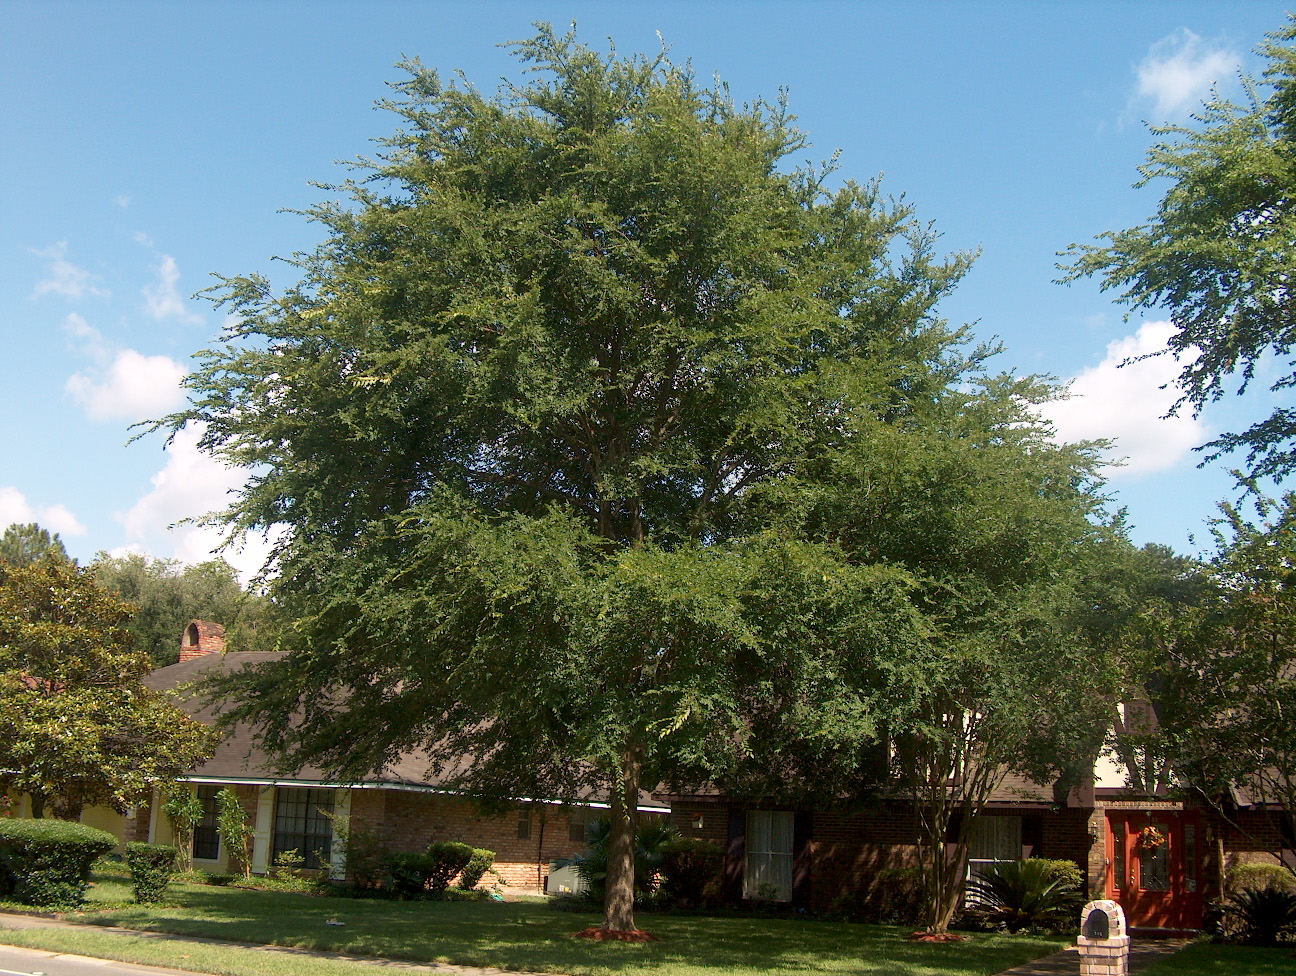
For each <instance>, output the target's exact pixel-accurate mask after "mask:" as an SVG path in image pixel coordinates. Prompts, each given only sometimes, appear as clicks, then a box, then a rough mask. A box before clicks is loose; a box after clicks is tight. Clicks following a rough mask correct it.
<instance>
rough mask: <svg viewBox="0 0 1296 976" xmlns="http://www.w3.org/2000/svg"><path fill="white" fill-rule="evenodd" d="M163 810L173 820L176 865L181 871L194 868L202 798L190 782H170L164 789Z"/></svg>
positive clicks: (172, 829)
mask: <svg viewBox="0 0 1296 976" xmlns="http://www.w3.org/2000/svg"><path fill="white" fill-rule="evenodd" d="M162 796H163V800H162V812H163V813H165V814H166V817H167V820H169V821H170V822H171V833H172V835H173V837H174V838H175V846H176V865H177V867H178V868H179V869H180V870H181V871H188V870H190V869H191V868H193V835H194V828H195V827H197V826H198V824H199V822H200V821H201V820H202V816H203V805H202V800H201V799H199V798H198V794H197V793H195V792H194V790H193V787H191V786H190V785H189V784H188V783H168V784H167V785H166V786H165V787H163V789H162Z"/></svg>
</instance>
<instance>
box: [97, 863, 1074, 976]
mask: <svg viewBox="0 0 1296 976" xmlns="http://www.w3.org/2000/svg"><path fill="white" fill-rule="evenodd" d="M86 907H87V911H86V912H84V913H82V914H81V915H79V916H77V917H76V919H75V920H77V921H82V922H88V923H91V924H97V925H117V926H122V927H125V928H131V929H138V930H141V931H146V932H158V933H169V934H174V935H185V936H198V937H202V938H211V939H221V940H228V941H235V942H253V943H260V944H270V945H280V946H288V947H293V948H300V949H310V950H319V951H328V952H338V953H345V954H354V955H367V956H380V957H385V958H391V959H403V960H410V961H418V962H451V963H457V964H459V965H468V966H489V967H498V968H502V969H520V970H527V971H531V972H550V973H579V974H594V976H610V974H613V973H627V972H629V973H637V972H643V973H653V972H668V973H671V974H677V976H717V974H718V973H723V974H724V976H736V974H741V973H744V972H745V973H759V974H770V976H772V974H780V973H787V974H794V973H795V974H807V973H810V974H816V973H817V974H824V976H858V974H871V973H893V974H901V976H929V974H930V976H935V974H945V973H949V974H963V973H967V974H985V973H995V972H999V971H1000V970H1002V969H1006V968H1009V967H1011V966H1013V965H1017V964H1018V963H1022V962H1025V961H1027V960H1029V959H1033V958H1037V957H1039V956H1042V955H1047V954H1048V953H1050V952H1053V951H1055V950H1056V949H1057V948H1059V947H1060V945H1061V944H1062V943H1061V941H1060V940H1058V939H1048V938H1032V937H1022V936H1014V937H1008V936H995V935H978V936H974V937H973V938H971V939H969V941H967V942H962V943H947V944H943V945H927V944H919V943H912V942H909V941H907V940H906V939H905V938H904V935H905V934H906V930H904V929H899V928H895V927H888V926H872V925H853V924H847V923H843V922H839V921H825V920H819V919H806V920H801V919H770V918H746V917H738V918H734V917H727V918H708V917H700V916H672V915H642V916H640V919H639V922H640V924H641V925H642V926H643V927H644V928H647V929H648V930H649V931H651V932H652V933H653V934H655V935H657V936H658V937H659V939H660V941H657V942H651V943H646V944H627V943H615V942H603V943H594V942H590V941H587V940H579V939H572V938H571V934H572V933H573V932H576V931H578V930H579V929H582V928H584V927H585V926H586V925H591V924H596V923H597V921H598V917H597V916H596V915H594V914H588V915H586V914H581V913H571V912H561V913H559V912H553V911H550V910H549V909H548V908H546V907H545V906H543V905H537V904H534V903H531V904H525V903H505V904H500V903H497V902H493V903H476V902H391V901H367V900H358V899H346V898H321V897H310V896H304V895H300V894H291V893H282V892H261V891H247V890H242V889H236V888H218V887H206V886H201V885H190V884H183V885H177V886H175V887H174V888H173V889H172V890H170V891H169V892H168V895H167V903H166V904H164V905H162V906H156V907H145V906H136V905H127V906H121V905H114V906H110V907H105V908H103V909H98V910H96V909H94V906H93V905H87V906H86ZM330 921H332V922H340V923H342V924H341V925H330V924H328V922H330Z"/></svg>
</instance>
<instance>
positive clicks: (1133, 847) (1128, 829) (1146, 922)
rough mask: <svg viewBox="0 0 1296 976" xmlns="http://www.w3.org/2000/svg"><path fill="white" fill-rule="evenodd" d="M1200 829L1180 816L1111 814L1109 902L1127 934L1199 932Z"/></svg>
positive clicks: (1191, 818) (1189, 815)
mask: <svg viewBox="0 0 1296 976" xmlns="http://www.w3.org/2000/svg"><path fill="white" fill-rule="evenodd" d="M1201 842H1202V835H1201V823H1200V820H1199V818H1198V816H1197V814H1196V813H1193V812H1183V811H1173V810H1167V811H1139V812H1130V811H1109V812H1108V814H1107V859H1108V868H1107V897H1108V898H1111V899H1114V900H1115V901H1117V902H1119V903H1120V906H1121V908H1123V909H1124V910H1125V920H1126V924H1127V925H1129V926H1130V927H1131V928H1149V929H1199V928H1201V923H1202V893H1201Z"/></svg>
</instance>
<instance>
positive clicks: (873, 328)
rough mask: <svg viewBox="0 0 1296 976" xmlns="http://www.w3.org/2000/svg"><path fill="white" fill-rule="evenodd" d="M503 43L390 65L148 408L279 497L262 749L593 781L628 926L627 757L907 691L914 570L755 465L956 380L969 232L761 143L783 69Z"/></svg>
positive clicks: (248, 704)
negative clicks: (180, 403)
mask: <svg viewBox="0 0 1296 976" xmlns="http://www.w3.org/2000/svg"><path fill="white" fill-rule="evenodd" d="M513 49H514V51H515V53H516V54H517V55H518V56H519V58H520V59H521V60H522V62H523V63H524V64H527V65H528V66H529V79H528V80H527V81H526V82H525V83H524V84H518V85H506V86H505V87H504V88H503V89H502V90H501V92H500V93H499V94H497V95H496V96H494V97H487V96H484V95H482V94H481V93H479V92H478V91H476V90H475V89H473V88H471V87H469V86H468V85H467V83H463V82H461V83H453V84H451V83H446V82H445V81H443V80H442V79H441V78H440V77H439V76H438V75H437V73H436V72H434V71H432V70H429V69H427V68H425V67H423V66H422V65H420V64H419V63H418V62H417V61H415V62H410V63H408V64H406V65H405V67H406V68H407V69H408V71H409V78H408V80H406V81H404V82H403V83H401V84H398V85H396V86H395V90H396V92H397V97H396V98H394V99H393V100H392V101H389V102H385V103H384V105H385V107H386V108H388V109H391V110H392V111H394V112H395V113H396V114H397V115H398V117H399V118H400V120H401V126H400V128H399V129H398V131H397V132H396V133H395V134H394V135H393V136H391V137H389V138H387V139H385V140H384V141H383V142H382V143H381V146H382V150H381V152H380V154H379V156H378V158H377V159H376V160H375V161H371V162H367V163H364V164H362V166H361V171H362V173H363V174H364V175H363V179H360V180H358V181H353V182H347V183H345V184H343V185H342V186H340V187H336V188H335V189H336V190H337V191H338V192H339V193H342V194H344V195H345V196H346V197H347V199H348V202H347V203H345V204H342V203H334V204H325V205H321V206H319V207H317V208H315V209H313V210H312V211H311V212H310V217H311V218H313V219H314V220H315V221H318V222H319V223H320V224H322V225H323V226H324V227H325V229H326V230H327V232H328V239H327V240H326V241H325V243H324V244H322V245H321V246H320V247H318V248H317V249H316V250H314V251H312V252H311V253H309V254H305V255H301V256H299V257H298V258H297V259H296V263H297V266H298V268H299V269H300V274H301V277H300V280H299V282H298V283H297V284H296V285H294V286H293V287H291V288H289V289H288V290H286V291H284V292H282V293H276V292H274V291H272V290H271V289H270V287H269V286H268V284H267V282H266V281H265V280H264V279H262V278H260V277H256V276H249V277H234V278H228V279H224V280H223V281H222V283H221V284H220V285H219V286H218V287H217V289H216V291H215V297H216V299H217V300H218V301H219V302H220V303H222V304H223V305H224V306H225V307H226V308H227V309H228V310H229V311H231V312H232V313H233V315H232V319H233V322H234V324H233V325H231V326H229V327H228V331H227V333H226V335H225V336H224V341H223V343H222V344H220V345H219V346H217V347H215V348H213V349H211V350H208V351H206V352H204V353H202V354H201V355H200V364H199V367H198V369H196V370H195V371H194V373H193V374H191V376H190V377H189V378H188V380H187V383H188V385H189V389H190V391H191V397H192V400H191V405H190V407H189V408H188V409H186V410H184V411H182V412H180V413H178V414H175V415H173V416H171V417H168V418H165V419H164V420H163V421H161V422H160V426H162V427H164V428H167V429H170V430H171V431H176V430H179V429H180V428H181V427H183V426H184V425H186V424H189V423H195V424H201V425H202V439H201V444H202V446H203V448H204V449H205V450H206V451H207V452H209V453H210V454H212V455H214V456H216V457H219V458H221V459H223V460H224V461H226V462H229V463H232V464H236V465H240V466H244V467H246V468H247V469H248V470H249V472H250V474H249V480H248V481H247V484H246V485H245V487H244V488H243V489H242V491H241V493H239V494H238V495H237V497H236V498H235V500H234V502H233V504H232V505H231V507H230V508H229V509H228V510H227V511H225V512H224V513H218V515H217V516H216V517H217V518H218V519H219V520H221V521H223V522H224V524H226V525H227V527H228V528H229V530H230V531H231V532H234V533H237V532H241V531H252V530H262V529H267V528H270V527H275V528H276V529H279V530H282V532H283V534H282V535H281V536H279V538H280V540H281V541H280V543H279V546H278V548H277V550H276V551H275V553H274V556H273V557H272V559H273V565H272V567H271V569H272V570H273V578H272V584H271V585H272V596H273V598H274V599H275V601H276V605H277V606H278V607H279V608H280V609H282V610H283V612H284V617H285V619H286V620H288V621H291V623H289V624H288V625H287V630H286V633H285V637H284V641H285V643H286V644H287V645H288V646H290V647H291V648H293V650H292V652H291V653H290V654H288V655H286V656H285V657H283V658H282V659H280V660H278V661H276V662H271V663H267V664H265V665H262V666H259V667H257V668H250V669H246V670H244V671H242V672H240V673H239V676H237V677H236V678H235V679H234V682H235V685H234V686H233V688H232V689H231V688H227V689H226V691H230V690H233V691H237V692H239V693H240V694H241V695H242V697H243V701H244V704H243V705H242V706H241V707H240V708H238V709H236V710H235V711H234V713H233V714H234V715H235V716H237V717H242V718H246V719H250V720H252V721H255V722H256V723H258V725H259V728H260V729H261V731H262V732H263V734H264V735H265V737H266V741H267V743H268V744H269V745H270V746H271V747H273V748H275V749H278V750H280V751H281V752H282V753H283V755H284V757H285V758H284V761H285V763H286V764H288V765H290V766H291V765H296V764H300V763H304V762H307V761H310V762H314V763H319V764H323V765H326V766H328V767H330V768H332V769H334V770H336V771H337V772H338V773H339V775H346V774H358V773H360V772H365V771H370V770H373V769H376V768H379V767H381V766H383V765H384V764H385V763H387V762H389V761H391V760H392V759H393V758H394V757H395V756H396V755H397V754H398V753H400V752H401V751H403V750H407V749H412V748H422V749H425V750H427V751H428V752H429V753H431V755H432V756H433V757H434V758H436V759H438V760H440V761H441V762H442V764H443V767H444V769H445V771H446V772H447V773H449V774H452V775H453V776H454V777H455V781H456V783H457V785H458V786H459V787H461V788H462V789H464V790H466V791H468V792H470V793H472V794H474V795H476V796H479V797H481V798H483V799H487V800H489V799H495V800H506V799H508V798H516V797H517V796H518V795H519V792H520V789H519V788H520V787H522V788H524V789H525V790H526V791H527V793H526V795H532V796H536V795H544V796H551V797H555V798H569V799H570V798H578V797H587V798H588V797H591V796H599V797H604V796H605V797H606V798H607V799H608V801H609V805H610V816H611V834H610V840H609V867H608V882H607V896H606V903H605V913H604V920H603V928H604V929H605V930H608V931H628V930H631V929H633V928H634V918H633V912H632V899H633V837H634V831H635V825H636V804H637V802H638V800H639V798H640V791H641V790H642V789H644V788H655V787H656V786H658V784H667V785H673V786H683V785H685V784H689V783H699V782H701V781H704V780H706V781H712V782H718V783H724V782H726V781H727V780H729V779H732V778H737V777H738V776H740V775H741V774H743V773H744V772H750V770H751V769H752V768H753V766H754V765H759V763H755V762H754V757H759V756H770V755H773V754H775V753H776V752H777V753H778V755H779V757H780V760H779V761H780V762H785V763H790V766H789V774H793V773H795V772H796V770H797V769H833V770H853V769H857V768H860V767H861V766H862V764H863V756H864V753H866V752H867V753H869V754H870V755H871V754H872V753H873V749H874V746H875V744H876V742H877V741H878V739H879V738H880V736H881V732H882V729H883V727H884V726H885V725H886V724H887V723H888V722H892V723H894V722H899V721H900V720H901V718H902V716H901V715H900V714H899V713H898V712H897V711H896V706H895V703H894V702H895V696H893V695H892V694H891V693H890V691H889V687H888V683H889V680H890V674H891V672H892V671H894V670H895V669H896V667H898V666H899V665H898V664H897V662H902V661H904V660H906V659H907V658H908V657H909V656H911V655H912V654H914V653H917V650H916V649H921V648H923V647H924V646H925V642H927V641H928V639H929V636H930V633H929V632H930V626H931V625H930V622H929V620H928V614H927V612H926V608H925V607H924V606H923V605H922V602H921V601H920V600H918V601H916V600H915V599H914V594H915V592H916V591H915V585H916V583H915V579H914V576H913V574H912V572H911V571H910V570H909V569H908V568H907V567H905V566H904V565H903V564H901V563H890V562H885V561H883V560H882V559H878V560H870V559H866V558H863V556H862V555H861V554H860V553H858V552H854V553H852V552H848V551H847V550H846V549H844V548H843V547H842V546H841V545H839V544H838V543H837V542H835V541H834V540H833V539H830V538H827V537H823V538H815V537H811V536H809V535H807V534H806V533H804V532H801V531H800V529H799V528H798V526H797V525H796V520H795V519H789V518H787V517H785V516H784V515H783V514H781V513H780V512H779V510H778V508H777V506H773V505H771V504H769V503H761V504H756V502H755V498H756V495H757V492H756V491H755V489H757V488H758V487H760V486H763V485H774V484H777V483H779V482H782V481H785V480H788V479H790V478H792V477H793V476H795V475H797V474H798V472H800V471H802V470H806V471H809V470H812V468H811V467H810V466H811V465H812V463H813V462H815V461H816V460H817V459H821V458H826V457H828V456H830V455H833V454H835V453H840V452H847V453H848V452H849V448H850V445H852V444H853V443H856V442H858V441H860V440H861V439H862V438H865V437H871V436H873V429H874V428H882V429H887V428H889V427H893V426H895V427H899V426H904V425H906V424H913V425H917V426H919V427H921V425H922V424H923V423H925V420H924V419H923V411H924V410H925V409H927V407H926V406H925V405H927V404H929V403H930V402H931V401H932V399H933V397H936V398H939V397H940V396H941V395H942V391H945V390H946V389H947V388H949V387H952V386H958V387H960V388H962V387H964V386H966V385H967V384H969V383H972V382H974V381H975V378H976V377H977V376H978V375H980V374H981V372H982V371H983V370H982V363H981V358H980V356H979V355H978V354H969V353H968V352H967V350H966V346H965V341H964V339H965V337H964V336H963V334H962V333H961V332H960V331H959V330H954V329H950V328H948V327H947V326H946V325H945V324H944V323H943V322H942V321H941V320H939V319H938V318H937V317H936V315H935V307H936V304H937V302H938V301H939V299H940V298H941V297H942V296H943V295H945V294H946V293H947V292H948V291H949V290H950V289H951V288H952V287H953V286H954V285H955V284H956V282H957V281H958V280H959V278H960V277H961V276H962V275H963V274H964V272H965V271H966V269H967V267H968V265H969V262H970V257H969V256H967V255H954V256H951V257H941V256H938V255H936V254H935V253H934V235H933V233H932V232H931V230H930V228H928V227H927V226H925V225H923V224H920V223H919V222H917V221H916V219H915V217H914V215H913V213H912V212H911V210H910V209H909V207H908V206H907V205H904V204H902V203H898V202H896V201H893V200H889V199H887V198H884V197H883V196H882V195H881V194H880V192H879V189H878V187H877V186H876V184H868V185H859V184H855V183H851V182H846V183H845V184H844V185H842V186H841V187H840V188H839V189H835V190H831V189H829V187H828V185H827V184H826V182H825V176H826V173H824V172H822V171H814V170H808V169H790V168H786V167H785V166H784V164H785V162H786V160H787V158H788V156H789V155H790V154H792V153H794V152H796V151H798V150H800V149H801V148H802V146H803V140H802V137H801V135H800V134H799V133H798V132H797V130H796V129H795V128H794V127H793V124H792V121H791V119H790V117H789V116H788V115H787V114H786V112H785V111H784V109H783V107H782V106H781V105H774V106H770V105H766V104H754V105H747V106H739V105H736V104H735V103H734V102H732V101H731V100H730V98H729V96H728V94H727V92H726V91H725V90H724V89H723V88H722V87H721V88H713V89H708V88H703V87H700V86H698V85H697V83H696V82H695V81H694V79H693V77H692V75H691V73H690V71H689V70H687V69H686V68H683V67H680V66H677V65H674V64H672V63H671V62H670V61H669V60H668V59H667V58H666V57H665V56H664V55H663V56H660V57H657V58H652V59H647V58H642V57H631V58H618V57H616V56H615V55H608V56H603V55H600V54H598V53H596V52H594V51H592V50H590V49H588V48H585V47H583V46H581V45H580V44H579V43H577V42H576V40H575V39H574V37H573V36H571V35H567V36H559V35H556V34H555V33H554V32H553V31H552V30H551V29H549V28H547V27H542V28H540V29H539V33H538V34H537V35H536V36H535V37H534V38H532V39H530V40H527V41H523V42H520V43H517V44H515V45H513ZM970 399H973V400H974V399H975V397H970ZM1040 450H1044V447H1043V445H1041V446H1040ZM823 470H825V471H826V472H828V473H829V474H831V471H830V468H829V467H824V469H823ZM1059 477H1063V478H1064V480H1065V476H1064V475H1063V474H1062V473H1061V472H1059ZM1079 480H1081V481H1082V480H1083V478H1080V479H1079ZM1070 483H1071V484H1073V485H1074V484H1076V483H1077V480H1076V479H1074V478H1073V479H1072V480H1071V482H1070ZM789 490H791V489H789ZM806 490H809V489H808V488H807V489H806ZM918 592H920V591H918ZM290 716H293V717H294V718H293V719H292V721H289V718H290ZM791 754H797V755H798V757H804V763H803V764H800V765H799V764H798V763H797V762H793V761H791V760H787V759H786V756H788V755H791Z"/></svg>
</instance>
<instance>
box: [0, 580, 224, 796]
mask: <svg viewBox="0 0 1296 976" xmlns="http://www.w3.org/2000/svg"><path fill="white" fill-rule="evenodd" d="M130 613H131V607H130V605H129V604H126V603H123V602H122V601H121V600H119V599H117V598H116V597H115V596H113V595H112V594H110V593H107V592H105V591H104V590H101V589H100V588H99V587H97V586H95V584H94V580H93V578H92V576H91V573H90V571H89V570H86V569H81V568H78V567H76V566H74V565H72V564H71V563H67V562H59V561H53V560H46V561H43V562H39V563H34V564H32V565H30V566H11V565H0V784H2V785H3V787H4V788H5V790H6V791H7V790H10V789H13V790H16V791H17V792H19V793H27V794H29V795H30V796H31V799H32V809H33V813H34V815H35V816H38V817H39V816H42V815H43V814H44V812H45V810H46V808H47V807H49V806H51V805H52V810H53V812H54V814H55V815H56V816H59V817H63V818H67V819H72V820H75V819H76V818H77V817H78V816H79V815H80V812H81V808H82V807H83V806H86V805H90V804H99V805H104V806H112V807H115V808H116V809H118V810H123V809H124V808H125V807H126V806H128V805H129V804H131V803H135V802H138V801H139V800H140V799H141V798H142V797H143V796H145V795H146V794H147V792H148V790H149V788H150V787H151V786H152V785H153V784H154V783H157V782H159V781H165V780H169V779H174V778H175V777H176V776H178V775H180V774H181V773H183V772H184V771H185V770H187V769H189V768H190V767H192V766H194V765H197V764H198V763H200V762H202V761H203V760H205V759H207V758H208V757H210V755H211V752H212V749H213V748H214V744H215V737H214V734H213V733H212V731H211V730H210V729H208V728H206V727H205V726H203V725H201V724H200V723H198V722H196V721H194V720H193V719H190V718H189V717H188V716H187V715H186V714H185V713H184V712H182V711H181V710H180V709H179V708H177V707H176V706H175V705H174V704H173V703H172V701H171V700H170V698H169V697H167V696H165V695H162V694H160V693H158V692H154V691H151V690H150V689H148V688H146V687H145V686H144V685H143V684H141V682H140V679H141V678H142V677H143V676H144V675H145V674H147V673H148V672H149V670H150V669H151V664H150V662H149V659H148V657H147V655H145V654H142V653H139V652H136V651H132V650H131V649H130V646H129V635H128V634H127V631H126V623H127V620H128V619H129V616H130Z"/></svg>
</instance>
